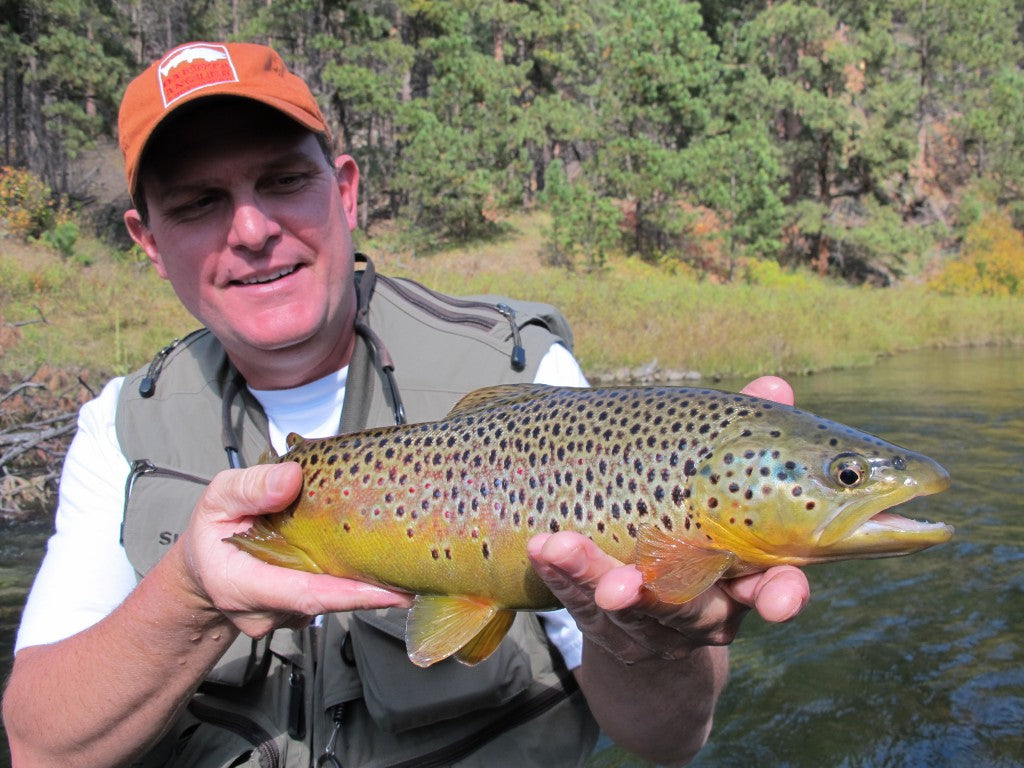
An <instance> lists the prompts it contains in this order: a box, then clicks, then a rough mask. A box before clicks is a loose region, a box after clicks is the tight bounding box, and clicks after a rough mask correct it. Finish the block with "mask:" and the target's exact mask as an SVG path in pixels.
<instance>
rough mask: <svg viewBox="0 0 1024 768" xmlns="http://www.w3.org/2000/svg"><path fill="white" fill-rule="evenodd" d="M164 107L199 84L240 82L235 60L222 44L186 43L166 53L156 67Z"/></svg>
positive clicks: (205, 85) (204, 86) (204, 85)
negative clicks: (233, 60)
mask: <svg viewBox="0 0 1024 768" xmlns="http://www.w3.org/2000/svg"><path fill="white" fill-rule="evenodd" d="M157 74H158V75H159V78H160V95H161V96H162V97H163V100H164V107H165V108H166V107H169V106H170V105H171V104H173V103H174V102H175V101H177V100H178V99H180V98H182V97H183V96H187V95H188V94H190V93H192V92H193V91H198V90H199V89H200V88H209V87H210V86H211V85H220V84H221V83H237V82H238V73H237V72H236V71H235V65H234V62H232V61H231V56H230V55H229V54H228V49H227V48H226V47H225V46H223V45H214V44H209V43H200V44H193V45H186V46H183V47H181V48H178V49H176V50H174V51H171V52H170V53H169V54H167V55H166V56H165V57H164V59H163V61H161V62H160V66H159V67H158V68H157Z"/></svg>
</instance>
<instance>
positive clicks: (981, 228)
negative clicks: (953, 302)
mask: <svg viewBox="0 0 1024 768" xmlns="http://www.w3.org/2000/svg"><path fill="white" fill-rule="evenodd" d="M929 287H931V288H932V289H933V290H936V291H939V292H940V293H945V294H950V295H957V296H970V295H974V296H1016V295H1019V294H1022V293H1024V233H1021V231H1020V230H1018V229H1017V228H1015V227H1014V226H1013V222H1012V221H1011V220H1010V217H1009V216H1008V215H1007V214H1005V213H1003V212H998V211H993V212H990V213H987V214H985V215H983V216H982V217H981V218H979V219H978V220H977V221H976V222H975V223H974V224H972V225H971V226H970V227H969V228H968V230H967V235H966V237H965V238H964V246H963V251H962V252H961V254H960V255H959V256H958V257H957V258H956V259H955V260H953V261H951V262H950V263H949V264H947V265H946V268H945V269H944V270H943V271H942V273H941V274H940V275H939V276H938V277H936V278H935V279H934V280H932V281H931V283H930V284H929Z"/></svg>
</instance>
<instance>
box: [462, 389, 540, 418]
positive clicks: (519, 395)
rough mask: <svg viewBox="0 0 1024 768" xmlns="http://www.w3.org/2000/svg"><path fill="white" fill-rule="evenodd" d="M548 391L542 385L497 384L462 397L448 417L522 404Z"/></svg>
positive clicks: (475, 390)
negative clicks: (481, 409) (482, 409)
mask: <svg viewBox="0 0 1024 768" xmlns="http://www.w3.org/2000/svg"><path fill="white" fill-rule="evenodd" d="M548 389H551V387H548V386H545V385H543V384H499V385H498V386H494V387H481V388H480V389H474V390H473V391H472V392H469V393H467V394H465V395H463V397H462V399H461V400H459V402H457V403H456V404H455V405H454V406H452V409H451V410H450V411H448V415H449V416H457V415H459V414H465V413H470V412H472V411H476V410H479V409H480V408H495V407H497V406H500V405H510V404H512V403H518V402H522V401H523V400H529V399H530V398H531V397H535V396H536V395H538V394H540V393H541V392H544V391H546V390H548Z"/></svg>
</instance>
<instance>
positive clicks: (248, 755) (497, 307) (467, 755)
mask: <svg viewBox="0 0 1024 768" xmlns="http://www.w3.org/2000/svg"><path fill="white" fill-rule="evenodd" d="M367 273H369V274H367ZM357 280H358V285H359V293H360V311H359V319H358V320H357V325H359V324H362V330H363V332H362V333H360V334H358V335H357V341H356V347H355V350H354V352H353V356H352V360H351V361H350V365H349V371H348V380H347V385H346V391H345V401H344V407H343V409H342V423H341V431H343V432H348V431H354V430H358V429H363V428H370V427H375V426H385V425H390V424H393V423H395V412H396V410H401V409H402V408H404V412H405V414H406V416H407V418H408V420H409V421H427V420H433V419H438V418H442V417H443V416H444V415H445V414H446V413H447V412H448V410H449V409H450V408H451V406H452V405H454V404H455V403H456V402H457V401H458V399H459V398H460V397H461V396H462V395H463V394H464V393H466V392H468V391H471V390H472V389H475V388H477V387H480V386H488V385H493V384H502V383H513V382H528V381H533V379H534V377H535V375H536V372H537V366H538V364H539V362H540V359H541V357H542V356H543V355H544V354H545V352H546V351H547V350H548V349H549V348H550V346H551V344H553V343H556V342H562V343H565V344H566V345H568V346H570V348H571V343H572V337H571V332H570V331H569V329H568V325H567V324H566V323H565V321H564V319H563V318H562V317H561V315H560V314H559V313H558V312H557V310H554V309H553V308H551V307H548V306H546V305H541V304H534V303H525V302H515V301H511V300H508V299H499V298H497V297H479V298H475V299H462V298H455V297H450V296H445V295H442V294H438V293H435V292H432V291H430V290H428V289H426V288H424V287H423V286H421V285H419V284H417V283H414V282H412V281H407V280H400V279H392V278H385V277H375V275H374V274H373V272H372V265H370V266H369V268H368V269H367V270H366V271H364V272H362V273H357ZM371 299H372V300H371ZM367 327H368V328H369V329H372V330H369V331H367V330H366V329H367ZM382 340H383V341H385V342H386V349H385V348H384V346H383V344H382V343H381V342H382ZM237 376H238V374H237V372H236V371H235V370H234V368H233V367H232V366H231V364H230V362H229V361H228V359H227V356H226V355H225V353H224V350H223V348H222V347H221V345H220V343H219V342H218V341H217V340H216V338H215V337H214V336H213V335H212V334H210V333H209V332H208V331H206V330H200V331H196V332H194V333H193V334H191V335H189V336H187V337H186V338H184V339H183V340H181V341H180V342H176V343H174V344H172V345H170V346H169V347H168V348H165V349H164V350H163V351H161V353H160V354H159V355H158V356H157V357H156V358H155V359H154V361H153V363H152V364H151V365H150V366H149V367H148V368H145V369H140V370H139V371H137V372H135V373H134V374H132V375H130V376H128V377H126V379H125V381H124V384H123V386H122V390H121V396H120V400H119V402H118V406H117V416H116V428H117V437H118V441H119V443H120V447H121V450H122V451H123V453H124V455H125V457H126V458H127V459H128V461H129V463H130V465H131V473H130V477H129V480H128V483H127V487H126V490H125V509H124V518H123V523H122V529H121V541H122V544H123V546H124V548H125V551H126V553H127V555H128V558H129V560H130V562H131V563H132V565H133V567H134V568H135V570H136V572H137V574H138V575H139V577H140V578H141V577H142V576H144V575H145V573H146V572H148V571H149V569H150V568H152V567H153V565H154V564H155V563H156V562H157V561H158V560H159V559H160V558H161V557H162V556H163V554H164V553H166V551H167V549H168V548H169V547H170V546H171V544H173V543H174V541H175V540H176V539H177V538H178V536H179V535H180V534H181V532H182V531H184V529H185V528H186V526H187V525H188V521H189V518H190V516H191V513H192V509H193V508H194V506H195V504H196V502H197V501H198V499H199V497H200V495H201V494H202V492H203V490H204V488H205V487H206V484H207V483H208V482H209V480H210V479H211V478H212V477H213V475H215V474H216V473H217V472H218V471H220V470H221V469H224V468H226V467H227V465H228V464H227V459H226V454H225V450H224V445H225V443H227V442H228V440H227V437H226V436H225V434H224V432H225V430H224V429H223V424H225V423H230V425H231V428H232V430H233V435H232V438H233V440H232V442H233V443H234V444H235V445H234V447H235V448H236V449H237V451H238V453H239V455H240V456H241V457H242V459H243V464H244V465H246V466H248V465H251V464H255V463H257V462H258V460H259V457H260V456H261V455H262V454H263V453H264V452H265V450H266V448H267V446H268V444H269V438H268V436H267V434H268V433H267V418H266V415H265V414H264V413H263V411H262V409H261V408H260V406H259V404H258V403H257V401H256V400H255V398H253V397H252V395H251V394H250V393H249V391H248V389H247V388H246V387H245V386H240V387H239V386H237ZM233 381H235V382H236V384H235V385H234V386H233V385H232V382H233ZM396 385H397V386H396ZM225 393H227V394H228V396H227V397H224V395H225ZM232 393H235V394H232ZM404 634H405V611H402V610H397V609H392V610H380V611H357V612H354V613H341V614H329V615H327V616H324V617H323V618H322V623H321V624H320V625H319V626H318V627H316V628H311V629H307V630H299V631H296V630H287V629H284V630H277V631H275V632H274V633H272V634H271V635H270V636H269V637H267V638H263V639H261V640H253V639H251V638H249V637H246V636H244V635H242V636H239V637H238V638H237V639H236V641H235V642H234V644H233V645H232V646H231V647H230V648H229V649H228V651H227V652H226V653H225V655H224V656H223V657H222V658H221V660H220V662H219V663H218V664H217V666H216V667H215V668H214V669H213V670H212V672H211V673H210V675H209V676H208V677H207V679H206V680H205V681H204V682H203V683H202V685H201V686H200V688H199V691H198V692H197V693H196V695H195V696H194V697H193V698H192V700H191V701H190V703H189V704H188V707H187V711H186V712H185V713H184V714H183V715H182V716H181V717H180V718H179V720H178V721H177V722H176V723H175V724H174V726H173V727H172V728H171V729H170V731H169V732H168V733H167V735H166V736H165V737H164V738H163V739H162V740H161V741H160V743H159V744H158V745H157V746H156V747H155V748H153V749H152V750H151V751H150V752H149V753H148V754H147V755H146V756H145V758H143V759H142V760H140V761H139V762H137V763H135V764H134V765H137V766H140V767H142V766H145V767H146V768H148V767H149V766H190V767H197V768H206V767H207V766H209V767H211V768H213V767H217V768H227V767H228V766H259V767H260V768H276V767H277V766H281V767H287V768H291V767H296V768H298V767H299V766H301V768H308V767H309V766H312V765H317V766H320V765H326V766H340V765H344V766H346V768H354V767H355V766H366V767H368V768H377V767H380V768H383V767H384V766H409V767H410V768H411V767H412V766H416V767H417V768H423V767H424V766H449V765H460V766H496V765H497V766H501V765H516V766H530V765H536V766H563V765H564V766H572V765H583V764H584V763H585V761H586V759H587V756H588V755H589V754H590V753H591V751H592V749H593V746H594V744H595V742H596V739H597V735H598V729H597V725H596V723H595V721H594V719H593V716H592V715H591V714H590V711H589V709H588V707H587V704H586V702H585V700H584V698H583V695H582V693H581V692H580V690H579V688H578V686H577V685H576V682H575V679H574V677H573V675H572V673H571V672H570V671H569V670H567V669H566V668H565V665H564V663H563V661H562V659H561V655H560V654H559V653H558V652H557V650H555V649H554V648H553V647H552V646H551V645H550V642H549V641H548V639H547V637H546V635H545V633H544V630H543V627H542V626H541V624H540V622H539V620H538V619H537V617H536V614H532V613H521V614H520V615H519V616H518V617H517V618H516V621H515V623H514V625H513V627H512V630H511V631H510V632H509V635H508V636H507V637H506V638H505V640H504V641H503V642H502V644H501V645H500V646H499V648H498V650H497V651H496V652H495V653H494V654H493V655H492V656H491V657H490V658H488V659H487V660H485V661H484V662H482V663H480V664H479V665H477V666H474V667H467V666H465V665H462V664H460V663H459V662H457V661H454V660H446V661H443V662H440V663H438V664H435V665H433V666H431V667H429V668H426V669H422V668H420V667H417V666H415V665H413V664H412V663H411V662H410V661H409V660H408V657H407V656H406V651H405V643H404ZM327 755H331V756H332V757H327Z"/></svg>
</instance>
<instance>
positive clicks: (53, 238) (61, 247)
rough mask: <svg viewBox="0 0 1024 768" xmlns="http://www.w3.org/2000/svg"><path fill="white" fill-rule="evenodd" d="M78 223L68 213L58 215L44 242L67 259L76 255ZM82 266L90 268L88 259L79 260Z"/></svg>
mask: <svg viewBox="0 0 1024 768" xmlns="http://www.w3.org/2000/svg"><path fill="white" fill-rule="evenodd" d="M78 235H79V231H78V222H77V221H75V218H74V217H73V216H72V215H71V214H70V213H68V212H67V211H61V212H60V213H59V214H58V215H57V220H56V222H55V223H54V225H53V226H52V227H51V228H50V229H48V230H46V231H45V232H43V236H42V240H43V242H45V243H46V244H47V245H49V246H50V247H51V248H53V249H54V250H55V251H57V253H59V254H60V255H61V256H63V257H64V258H65V259H70V258H72V257H73V256H74V255H75V243H77V242H78ZM78 261H79V263H80V264H81V265H82V266H88V265H89V260H88V259H79V260H78Z"/></svg>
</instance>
